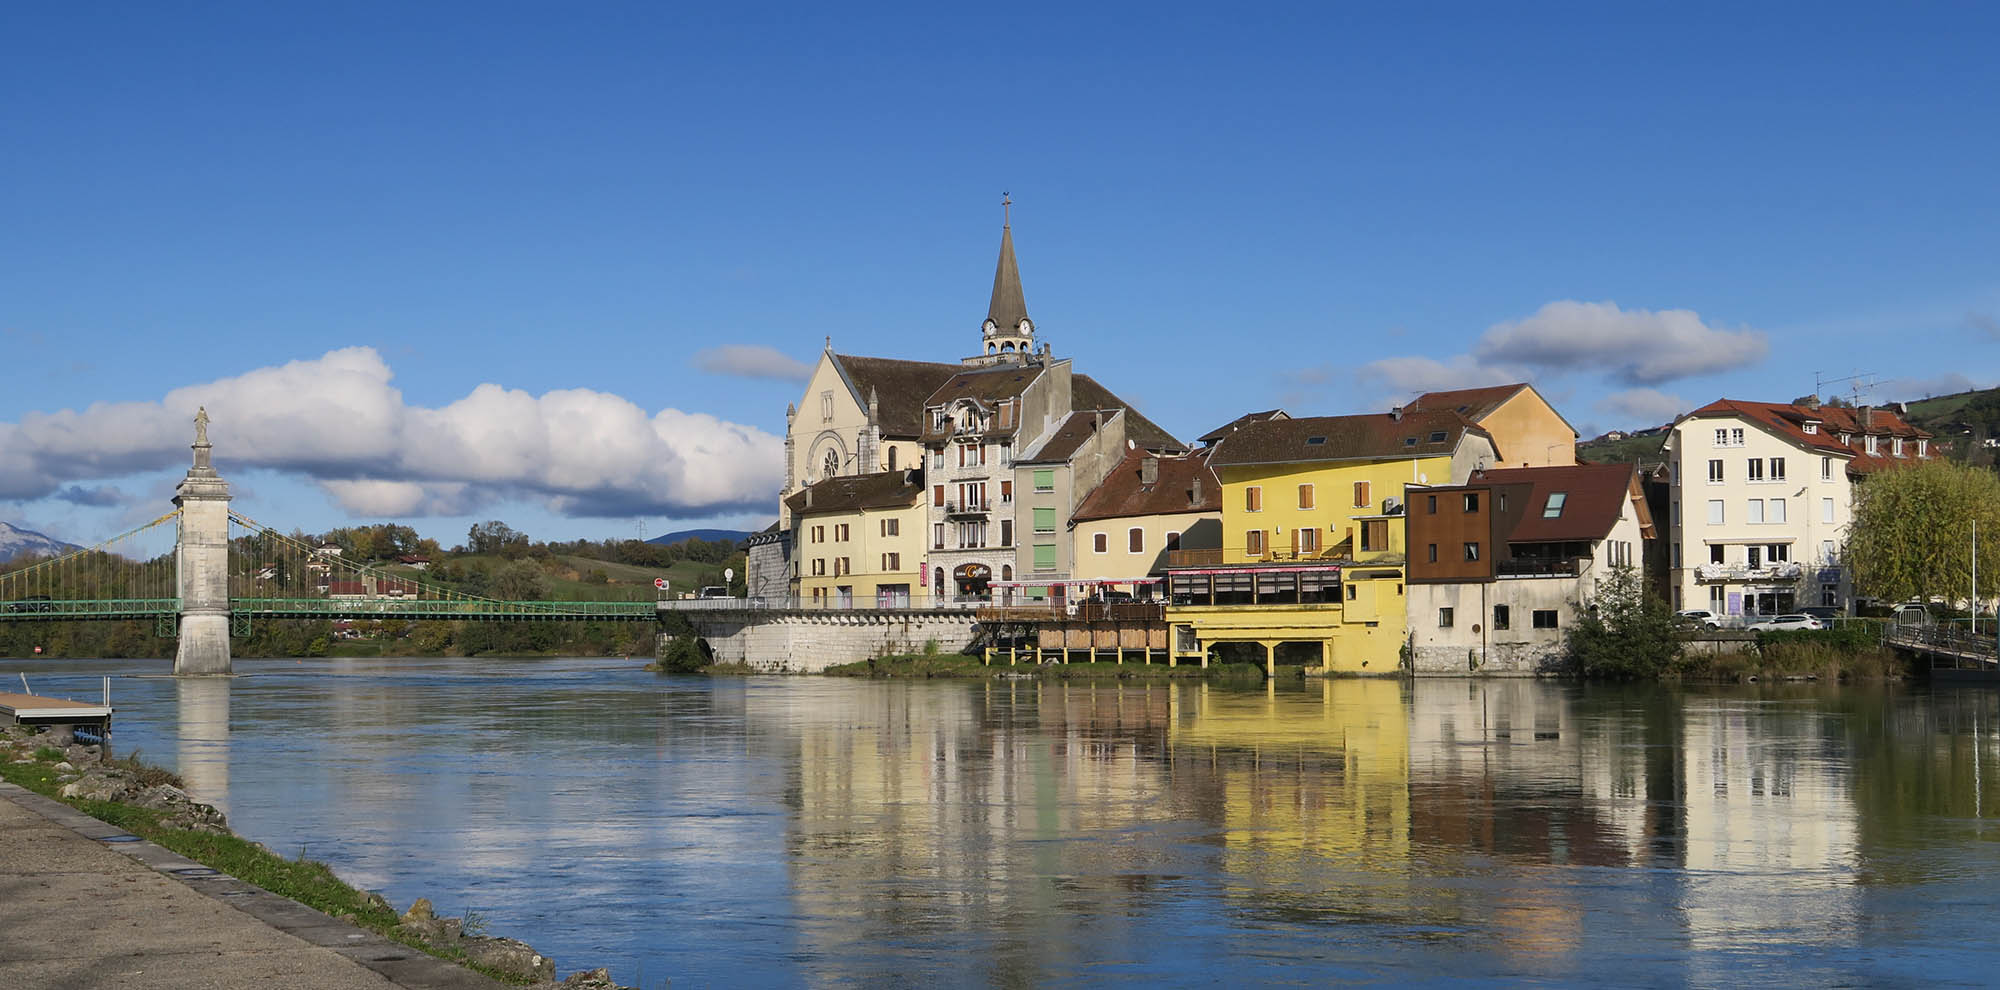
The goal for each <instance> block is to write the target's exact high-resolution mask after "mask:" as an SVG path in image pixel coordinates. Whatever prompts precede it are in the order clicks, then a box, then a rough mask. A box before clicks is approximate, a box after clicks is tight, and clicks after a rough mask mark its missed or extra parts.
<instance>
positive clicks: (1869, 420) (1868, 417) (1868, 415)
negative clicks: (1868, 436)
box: [1854, 406, 1875, 433]
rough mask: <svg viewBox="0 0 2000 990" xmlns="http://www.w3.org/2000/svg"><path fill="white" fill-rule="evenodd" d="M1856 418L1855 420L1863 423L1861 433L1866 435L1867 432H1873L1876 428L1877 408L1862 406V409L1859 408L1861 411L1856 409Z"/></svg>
mask: <svg viewBox="0 0 2000 990" xmlns="http://www.w3.org/2000/svg"><path fill="white" fill-rule="evenodd" d="M1854 418H1855V419H1858V420H1860V421H1861V432H1863V433H1866V432H1868V431H1869V430H1872V429H1874V428H1875V407H1874V406H1862V407H1861V408H1859V409H1856V410H1855V411H1854Z"/></svg>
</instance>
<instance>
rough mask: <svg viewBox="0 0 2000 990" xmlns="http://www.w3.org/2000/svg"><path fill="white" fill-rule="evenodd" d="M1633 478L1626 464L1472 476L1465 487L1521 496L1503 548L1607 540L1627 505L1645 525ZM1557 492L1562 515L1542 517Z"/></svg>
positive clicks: (1498, 471) (1505, 470)
mask: <svg viewBox="0 0 2000 990" xmlns="http://www.w3.org/2000/svg"><path fill="white" fill-rule="evenodd" d="M1637 472H1638V468H1637V467H1635V466H1633V465H1631V464H1565V465H1560V466H1556V467H1534V468H1500V469H1495V470H1491V471H1487V472H1485V473H1483V474H1475V475H1473V476H1472V480H1471V482H1469V483H1470V484H1474V485H1477V484H1481V483H1484V484H1489V485H1492V486H1494V487H1495V488H1499V487H1502V486H1507V487H1515V486H1519V488H1525V489H1526V490H1527V494H1526V495H1525V496H1524V501H1523V502H1522V503H1521V504H1522V512H1521V517H1520V521H1519V522H1517V523H1515V524H1514V531H1513V532H1512V533H1509V534H1508V535H1507V542H1509V543H1564V542H1589V541H1593V540H1601V539H1604V538H1605V537H1606V536H1608V535H1610V533H1611V527H1613V526H1615V525H1617V524H1618V516H1619V514H1620V513H1622V512H1623V511H1624V510H1625V504H1626V502H1627V501H1633V502H1636V503H1637V506H1636V509H1637V512H1638V513H1639V522H1640V524H1641V525H1642V526H1644V525H1647V524H1648V523H1650V522H1651V517H1650V516H1649V514H1648V513H1647V512H1646V508H1645V505H1646V502H1645V499H1643V498H1640V497H1638V496H1636V495H1634V493H1633V487H1634V484H1635V476H1636V474H1637ZM1517 490H1518V489H1517ZM1557 492H1562V493H1563V505H1562V513H1561V514H1560V515H1557V516H1555V517H1553V518H1551V517H1548V516H1545V515H1543V513H1544V511H1545V510H1546V509H1547V508H1548V504H1549V496H1550V495H1552V494H1555V493H1557Z"/></svg>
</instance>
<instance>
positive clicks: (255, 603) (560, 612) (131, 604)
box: [0, 598, 659, 622]
mask: <svg viewBox="0 0 2000 990" xmlns="http://www.w3.org/2000/svg"><path fill="white" fill-rule="evenodd" d="M229 608H230V612H231V614H232V615H236V616H254V617H256V618H260V619H289V618H297V619H488V620H498V621H529V622H532V621H543V622H583V621H593V622H656V621H658V620H659V605H658V603H657V602H649V601H640V602H504V601H486V600H479V599H471V600H457V599H424V598H407V599H405V598H367V599H357V600H341V599H331V598H232V599H230V600H229ZM180 610H181V600H180V599H178V598H105V599H95V600H92V599H81V600H51V599H41V598H36V599H25V600H20V601H10V602H0V622H7V621H14V622H37V621H42V622H57V621H71V620H79V619H145V618H156V617H159V616H172V615H179V614H180Z"/></svg>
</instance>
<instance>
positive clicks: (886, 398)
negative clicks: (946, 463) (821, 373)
mask: <svg viewBox="0 0 2000 990" xmlns="http://www.w3.org/2000/svg"><path fill="white" fill-rule="evenodd" d="M833 361H834V364H835V365H836V366H837V367H838V368H839V369H840V376H841V378H842V379H844V380H845V381H846V382H847V384H848V386H849V387H850V388H852V389H853V390H854V401H855V402H857V403H859V404H860V405H861V407H862V408H864V409H866V408H867V407H868V392H869V390H871V389H872V390H874V392H875V395H876V402H877V404H878V415H879V417H880V420H879V423H878V425H879V426H880V427H881V430H882V435H883V436H885V437H894V438H898V439H915V438H917V437H918V436H920V435H922V433H923V419H924V398H925V397H926V396H929V395H930V394H931V393H932V392H934V391H936V390H937V388H938V387H939V386H940V385H942V384H943V383H944V382H945V381H946V380H948V379H950V378H951V376H953V375H955V374H958V373H959V372H960V371H962V370H964V369H963V368H961V367H960V366H958V365H956V364H938V363H936V362H932V361H904V360H900V359H898V358H878V357H861V356H858V355H854V354H835V355H833Z"/></svg>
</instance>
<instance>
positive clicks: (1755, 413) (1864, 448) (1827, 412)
mask: <svg viewBox="0 0 2000 990" xmlns="http://www.w3.org/2000/svg"><path fill="white" fill-rule="evenodd" d="M1731 415H1735V416H1741V417H1742V418H1744V419H1747V420H1750V421H1751V422H1753V423H1756V424H1758V425H1759V426H1762V427H1764V428H1765V429H1768V430H1770V431H1771V432H1773V433H1776V434H1777V435H1778V436H1780V437H1783V438H1784V439H1786V440H1789V441H1791V442H1792V443H1794V444H1796V445H1798V446H1801V447H1806V448H1808V449H1812V450H1818V451H1821V452H1823V453H1828V454H1839V455H1847V456H1848V457H1849V460H1848V462H1847V473H1849V474H1868V473H1870V472H1873V471H1879V470H1881V469H1883V468H1888V467H1896V466H1898V465H1902V464H1915V463H1917V462H1918V461H1919V460H1922V459H1923V458H1919V457H1918V456H1917V449H1916V443H1915V441H1918V440H1928V439H1930V438H1931V435H1930V434H1929V433H1926V432H1924V431H1923V430H1920V429H1917V428H1916V427H1914V426H1911V425H1910V424H1909V423H1908V422H1907V421H1905V420H1904V419H1903V417H1901V416H1899V415H1897V414H1896V413H1895V412H1894V411H1893V410H1889V409H1883V408H1880V407H1874V408H1869V407H1862V408H1849V407H1846V406H1819V407H1817V408H1814V407H1808V406H1797V405H1792V404H1791V403H1778V402H1748V401H1745V400H1742V399H1717V400H1715V401H1714V402H1711V403H1709V404H1708V405H1705V406H1703V407H1701V408H1700V409H1697V410H1695V411H1694V412H1691V413H1689V414H1687V417H1686V418H1687V419H1694V418H1697V417H1726V416H1731ZM1808 421H1817V422H1818V423H1819V427H1818V431H1817V432H1814V433H1807V432H1806V431H1805V424H1806V423H1807V422H1808ZM1843 434H1844V435H1846V436H1847V437H1848V442H1847V443H1844V444H1843V443H1841V442H1840V437H1841V436H1842V435H1843ZM1869 436H1874V437H1878V438H1882V439H1881V442H1878V443H1877V444H1876V448H1875V451H1876V452H1875V453H1873V454H1870V453H1868V441H1867V437H1869ZM1898 437H1900V438H1902V439H1903V440H1906V441H1909V442H1908V443H1906V444H1904V446H1903V456H1901V457H1897V456H1896V455H1895V454H1894V453H1892V451H1894V450H1895V444H1894V443H1893V442H1892V441H1894V440H1895V439H1896V438H1898ZM1926 456H1929V455H1926Z"/></svg>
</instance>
